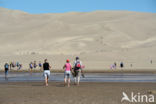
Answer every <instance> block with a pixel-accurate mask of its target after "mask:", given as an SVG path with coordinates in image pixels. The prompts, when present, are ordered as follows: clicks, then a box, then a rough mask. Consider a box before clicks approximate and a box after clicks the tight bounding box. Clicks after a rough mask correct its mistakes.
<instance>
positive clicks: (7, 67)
mask: <svg viewBox="0 0 156 104" xmlns="http://www.w3.org/2000/svg"><path fill="white" fill-rule="evenodd" d="M4 69H5V80H8V71H9V64H8V63H5V65H4Z"/></svg>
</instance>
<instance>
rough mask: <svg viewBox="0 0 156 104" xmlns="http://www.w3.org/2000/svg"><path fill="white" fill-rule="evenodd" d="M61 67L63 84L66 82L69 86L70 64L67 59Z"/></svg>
mask: <svg viewBox="0 0 156 104" xmlns="http://www.w3.org/2000/svg"><path fill="white" fill-rule="evenodd" d="M63 69H65V72H64V86H65V85H66V83H67V84H68V87H70V76H71V72H72V66H71V64H70V62H69V59H67V60H66V64H65V65H64V66H63Z"/></svg>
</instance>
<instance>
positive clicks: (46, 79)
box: [45, 77, 48, 86]
mask: <svg viewBox="0 0 156 104" xmlns="http://www.w3.org/2000/svg"><path fill="white" fill-rule="evenodd" d="M45 85H46V86H48V78H47V77H45Z"/></svg>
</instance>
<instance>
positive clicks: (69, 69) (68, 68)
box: [4, 57, 84, 87]
mask: <svg viewBox="0 0 156 104" xmlns="http://www.w3.org/2000/svg"><path fill="white" fill-rule="evenodd" d="M9 66H11V65H9V64H8V63H5V65H4V68H5V79H6V80H7V79H8V78H7V75H8V71H9V69H10V68H9ZM37 66H38V67H39V68H40V70H42V69H43V75H44V78H45V85H46V86H48V80H49V77H50V70H51V68H52V67H51V65H50V64H49V62H48V60H47V59H45V60H44V63H43V64H42V63H41V62H40V61H39V63H38V65H37V64H36V61H34V63H33V62H31V63H30V64H29V67H30V69H31V72H32V69H33V68H36V67H37ZM83 68H84V65H82V62H81V61H80V59H79V57H76V59H75V61H74V64H73V66H72V65H71V63H70V60H69V59H67V60H66V63H65V64H64V66H63V69H64V85H65V86H66V85H67V86H68V87H70V78H71V76H73V77H74V84H76V85H79V82H80V75H82V77H84V72H83V70H82V69H83Z"/></svg>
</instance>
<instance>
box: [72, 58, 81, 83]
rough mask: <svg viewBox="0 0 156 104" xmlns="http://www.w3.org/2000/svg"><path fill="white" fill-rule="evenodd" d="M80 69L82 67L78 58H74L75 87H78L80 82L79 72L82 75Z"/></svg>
mask: <svg viewBox="0 0 156 104" xmlns="http://www.w3.org/2000/svg"><path fill="white" fill-rule="evenodd" d="M81 67H82V62H81V61H80V60H79V57H76V60H75V62H74V66H73V69H74V82H75V84H77V85H79V82H80V74H81V72H82V73H83V71H82V68H81Z"/></svg>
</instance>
